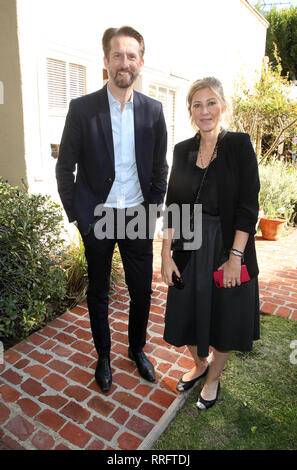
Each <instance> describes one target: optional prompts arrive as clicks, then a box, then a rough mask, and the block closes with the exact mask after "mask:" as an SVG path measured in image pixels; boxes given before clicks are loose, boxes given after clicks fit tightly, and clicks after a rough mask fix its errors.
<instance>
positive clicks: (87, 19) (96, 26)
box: [17, 0, 266, 198]
mask: <svg viewBox="0 0 297 470" xmlns="http://www.w3.org/2000/svg"><path fill="white" fill-rule="evenodd" d="M17 1H18V27H19V39H20V56H21V69H22V84H23V103H24V122H25V124H24V125H25V146H26V155H25V158H26V163H27V169H28V180H29V184H30V189H31V190H32V191H41V192H50V193H51V194H53V195H54V197H55V198H57V194H56V183H55V178H54V166H55V160H54V159H53V158H52V157H51V156H50V148H49V143H50V142H49V136H50V134H51V135H52V136H54V135H55V132H56V133H57V134H56V135H55V138H56V139H58V137H59V135H58V134H59V133H60V132H61V129H62V127H63V126H62V124H63V122H62V121H63V119H64V118H63V117H57V123H59V124H58V125H57V127H56V125H53V121H51V124H50V123H49V120H48V108H47V80H46V58H47V57H51V56H53V58H63V57H64V58H65V59H67V58H72V59H73V61H75V63H81V64H85V65H86V67H87V79H88V82H87V92H88V93H89V92H92V91H94V90H96V89H98V88H100V87H101V86H102V84H103V77H102V69H103V53H102V48H101V38H102V34H103V32H104V30H105V29H106V28H108V27H110V26H115V27H118V26H122V25H125V24H128V25H131V26H133V27H135V28H136V29H137V30H139V32H140V33H141V34H143V36H144V39H145V44H146V52H145V57H144V59H145V68H144V70H143V73H142V77H141V78H140V80H139V81H138V84H137V86H138V88H139V89H141V91H143V92H144V93H148V88H149V84H150V83H151V82H152V81H154V82H158V83H163V84H164V85H166V86H169V87H173V88H174V89H175V90H176V92H177V95H176V96H177V101H176V123H175V124H176V141H179V140H181V139H183V138H187V137H189V136H190V135H192V130H191V128H190V125H189V120H188V114H187V110H186V103H185V97H186V93H187V90H188V87H189V84H190V83H191V82H192V81H193V80H196V79H197V78H200V77H202V76H208V75H215V76H217V77H218V78H220V79H221V80H222V82H223V85H224V87H225V89H226V92H227V94H230V93H231V92H232V89H233V84H234V80H235V79H236V77H238V76H240V74H243V75H244V76H245V77H248V76H249V74H250V73H251V72H252V71H254V69H256V68H258V69H259V68H260V67H261V62H262V58H263V56H264V50H265V37H266V26H265V24H264V22H262V21H261V20H260V18H259V17H257V15H256V14H255V13H253V11H252V10H250V9H248V8H247V6H246V5H245V2H244V1H243V0H228V1H222V0H208V1H207V2H205V1H204V0H184V1H183V2H178V3H175V2H172V1H170V0H161V1H160V0H150V1H143V2H139V0H130V1H129V2H123V1H122V0H113V1H112V2H106V1H101V0H84V1H82V0H79V1H78V0H42V1H41V0H17ZM52 138H53V137H52Z"/></svg>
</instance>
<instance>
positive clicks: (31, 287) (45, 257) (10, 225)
mask: <svg viewBox="0 0 297 470" xmlns="http://www.w3.org/2000/svg"><path fill="white" fill-rule="evenodd" d="M62 220H63V218H62V215H61V208H60V206H59V205H57V204H56V203H54V202H52V201H51V200H50V198H49V196H44V195H41V194H27V193H26V191H22V190H21V189H19V188H17V187H13V186H11V185H9V184H8V183H5V182H3V181H2V180H0V337H1V338H2V339H4V338H6V339H7V338H14V339H16V338H24V337H25V336H27V335H28V334H29V333H30V332H32V331H34V330H36V329H38V328H40V327H41V326H42V325H44V324H45V323H46V322H47V321H49V320H51V319H52V318H54V317H55V316H57V314H59V313H62V311H64V309H65V294H66V285H67V278H66V273H65V270H64V269H63V263H64V261H65V256H64V252H63V239H62V236H61V234H62Z"/></svg>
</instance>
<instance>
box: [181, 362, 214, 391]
mask: <svg viewBox="0 0 297 470" xmlns="http://www.w3.org/2000/svg"><path fill="white" fill-rule="evenodd" d="M208 369H209V366H207V367H206V369H205V371H204V372H203V374H201V375H199V376H198V377H196V378H195V379H192V380H187V381H184V380H183V379H182V378H181V379H179V382H178V384H177V386H176V390H177V391H178V392H185V391H186V390H190V388H192V387H193V386H194V385H195V383H196V382H198V380H200V379H202V378H203V377H205V376H206V374H207V372H208Z"/></svg>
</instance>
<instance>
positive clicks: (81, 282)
mask: <svg viewBox="0 0 297 470" xmlns="http://www.w3.org/2000/svg"><path fill="white" fill-rule="evenodd" d="M64 269H65V271H66V277H67V297H68V298H69V299H70V300H71V306H73V305H74V304H76V303H78V302H80V301H81V300H82V299H83V298H84V297H85V295H86V291H87V286H88V274H87V273H88V267H87V261H86V258H85V249H84V244H83V241H82V238H81V235H80V233H79V232H78V231H77V242H74V241H72V242H71V243H70V246H69V247H68V248H67V252H66V256H65V262H64ZM121 279H122V260H121V255H120V252H119V247H118V245H117V244H116V246H115V250H114V253H113V258H112V267H111V275H110V281H111V282H110V286H111V289H112V290H113V289H114V288H115V287H116V284H117V282H118V281H119V280H121Z"/></svg>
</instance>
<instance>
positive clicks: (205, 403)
mask: <svg viewBox="0 0 297 470" xmlns="http://www.w3.org/2000/svg"><path fill="white" fill-rule="evenodd" d="M220 388H221V384H220V382H219V383H218V388H217V395H216V397H215V399H214V400H204V398H202V396H201V394H200V395H199V397H198V401H197V403H196V407H197V409H198V410H208V409H209V408H211V407H212V406H213V405H214V404H215V403H216V401H217V399H218V397H219V391H220Z"/></svg>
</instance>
